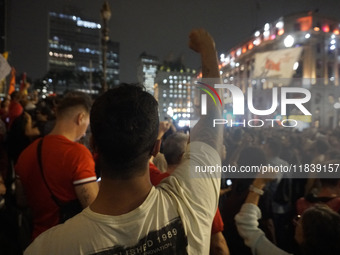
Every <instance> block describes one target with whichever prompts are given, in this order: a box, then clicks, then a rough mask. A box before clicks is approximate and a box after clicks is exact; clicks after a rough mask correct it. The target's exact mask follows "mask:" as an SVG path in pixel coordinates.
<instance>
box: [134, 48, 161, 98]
mask: <svg viewBox="0 0 340 255" xmlns="http://www.w3.org/2000/svg"><path fill="white" fill-rule="evenodd" d="M159 64H160V63H159V59H158V57H155V56H151V55H148V54H146V53H145V52H143V53H142V54H141V55H140V56H139V58H138V66H137V79H138V82H139V83H140V84H143V85H144V87H145V89H146V91H147V92H149V93H150V94H152V95H154V85H155V78H156V74H157V70H158V67H159Z"/></svg>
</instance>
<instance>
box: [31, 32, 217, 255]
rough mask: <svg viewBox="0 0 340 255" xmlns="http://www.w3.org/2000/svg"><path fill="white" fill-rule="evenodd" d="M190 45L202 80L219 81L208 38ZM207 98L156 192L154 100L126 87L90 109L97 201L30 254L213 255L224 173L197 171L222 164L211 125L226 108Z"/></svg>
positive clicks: (201, 35)
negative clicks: (98, 174) (152, 164)
mask: <svg viewBox="0 0 340 255" xmlns="http://www.w3.org/2000/svg"><path fill="white" fill-rule="evenodd" d="M189 45H190V47H191V48H192V49H193V50H195V51H197V52H199V53H200V54H201V58H202V71H203V77H207V78H209V77H210V78H214V77H218V76H219V70H218V61H217V55H216V50H215V44H214V41H213V39H212V38H211V36H210V35H209V34H208V33H207V32H206V31H204V30H203V29H200V30H193V31H192V32H191V34H190V43H189ZM210 101H212V100H208V102H207V109H208V112H207V115H205V116H202V117H201V120H200V121H199V122H198V123H197V124H196V126H195V127H194V128H193V130H192V132H191V136H190V144H189V145H188V147H187V150H186V152H185V154H184V156H183V160H182V162H181V164H180V165H179V166H178V168H177V169H176V170H175V171H174V173H173V174H172V175H171V176H170V177H168V178H166V179H164V180H163V181H162V182H161V183H160V184H159V185H158V186H157V187H153V186H152V185H151V183H150V179H149V178H150V177H149V169H148V168H149V158H150V157H151V156H152V155H156V154H157V152H158V150H159V141H158V140H157V133H158V125H159V120H158V110H157V108H158V106H157V102H156V100H155V99H154V98H153V96H151V95H150V94H148V93H146V92H144V91H143V90H142V89H141V88H140V87H137V86H135V85H128V84H122V85H120V86H118V87H116V88H114V89H112V90H109V91H107V92H106V93H104V94H103V95H101V96H100V97H99V98H98V99H97V100H96V101H95V103H94V104H93V107H92V110H91V130H92V135H93V139H92V142H93V148H94V150H95V152H97V153H98V160H97V162H96V168H98V169H100V171H101V174H102V180H101V184H100V190H99V193H98V196H97V198H96V200H95V201H94V202H93V204H91V205H90V206H89V207H88V208H86V209H85V210H84V211H83V212H82V213H80V214H78V215H77V216H75V217H74V218H72V219H70V220H68V221H67V222H66V223H64V224H62V225H59V226H56V227H54V228H52V229H50V230H48V231H46V232H45V233H43V234H42V235H40V236H39V237H38V238H37V239H36V240H35V241H34V242H33V243H32V244H31V245H30V246H29V247H28V249H27V250H26V251H25V254H26V255H28V254H34V255H37V254H119V255H123V254H124V255H126V254H131V255H132V254H209V247H210V233H211V224H212V220H213V217H214V215H215V212H216V208H217V203H218V196H219V189H220V176H219V173H212V174H211V173H209V172H201V173H199V174H197V175H196V176H194V174H195V170H197V169H198V168H200V169H203V168H202V167H203V166H216V165H217V164H218V165H220V164H221V159H220V156H219V154H218V153H217V150H216V149H217V148H220V145H221V144H220V143H221V141H222V140H223V139H222V132H223V126H222V125H219V126H221V127H219V126H217V127H215V128H214V127H213V125H212V123H213V122H212V120H213V119H215V118H220V112H221V109H219V108H217V107H216V106H215V105H214V104H213V102H210ZM215 148H216V149H215Z"/></svg>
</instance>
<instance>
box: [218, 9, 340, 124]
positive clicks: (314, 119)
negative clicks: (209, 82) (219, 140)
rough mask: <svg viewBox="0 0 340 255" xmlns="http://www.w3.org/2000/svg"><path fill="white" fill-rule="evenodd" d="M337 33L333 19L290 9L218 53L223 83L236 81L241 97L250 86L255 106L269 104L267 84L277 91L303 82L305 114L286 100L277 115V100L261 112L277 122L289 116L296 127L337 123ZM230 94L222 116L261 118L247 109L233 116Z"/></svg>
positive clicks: (339, 31) (339, 120) (337, 24)
mask: <svg viewBox="0 0 340 255" xmlns="http://www.w3.org/2000/svg"><path fill="white" fill-rule="evenodd" d="M339 34H340V21H339V20H335V19H332V18H328V17H324V16H320V15H319V14H318V13H315V12H305V13H296V14H291V15H287V16H284V17H281V18H279V19H278V20H276V21H274V22H272V23H266V24H264V27H263V29H261V30H258V31H256V32H255V33H254V35H253V36H251V37H250V38H249V39H247V40H246V41H244V42H243V43H240V44H239V45H236V46H235V47H233V48H232V49H231V50H230V51H229V52H226V53H223V54H221V55H220V61H221V69H220V72H221V74H222V77H223V80H224V83H232V84H234V85H236V86H238V87H239V88H240V89H241V90H242V92H243V93H244V94H245V96H244V98H245V99H247V93H248V91H249V90H248V88H252V93H253V96H252V99H253V100H252V102H251V103H252V105H253V106H254V107H255V108H256V109H259V110H260V109H261V110H266V109H270V108H271V106H272V102H273V100H271V99H272V96H273V93H274V92H273V88H277V90H278V92H280V87H300V88H305V89H306V90H309V91H310V92H311V99H310V100H309V101H308V102H307V103H305V104H304V106H305V107H306V108H307V109H308V110H309V112H310V113H311V115H306V114H304V113H303V112H302V111H301V109H300V108H298V107H295V106H293V105H288V108H287V112H286V115H283V114H282V113H281V111H280V102H279V105H278V107H277V109H276V110H275V111H274V112H273V113H271V114H270V115H269V116H265V117H266V118H267V119H270V118H273V119H277V120H278V123H280V121H282V120H284V119H287V118H288V119H293V120H295V121H296V122H298V124H299V127H301V128H305V127H310V126H313V127H319V126H322V127H330V128H333V127H337V126H339V125H340V118H339V116H340V112H339V111H340V87H339V72H340V65H339V60H340V59H339V55H340V49H339V44H340V40H339V39H340V38H339ZM227 95H229V96H230V95H231V94H230V92H228V93H227V94H226V96H227ZM304 96H305V95H303V94H301V93H300V94H299V93H291V94H290V97H291V98H303V97H304ZM230 98H231V97H227V99H226V107H225V110H224V116H225V117H226V119H230V120H234V121H236V120H240V119H242V118H245V119H246V120H250V119H261V116H258V115H255V114H252V113H251V112H248V113H247V114H245V116H235V115H234V114H233V109H232V101H231V99H230ZM279 98H280V97H279ZM245 101H247V100H245ZM248 101H249V100H248ZM248 105H249V102H248ZM295 121H294V123H296V122H295ZM261 123H262V122H260V124H261ZM260 124H259V125H260ZM281 124H282V122H281Z"/></svg>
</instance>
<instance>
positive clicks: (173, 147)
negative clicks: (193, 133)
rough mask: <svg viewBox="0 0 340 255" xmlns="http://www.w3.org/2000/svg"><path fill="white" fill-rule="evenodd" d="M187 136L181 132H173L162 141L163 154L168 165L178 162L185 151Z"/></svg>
mask: <svg viewBox="0 0 340 255" xmlns="http://www.w3.org/2000/svg"><path fill="white" fill-rule="evenodd" d="M187 142H188V136H187V135H186V134H183V133H173V134H171V135H169V136H168V137H167V138H166V139H165V141H164V146H163V147H164V148H163V154H164V157H165V159H166V162H167V163H168V165H173V164H178V163H179V162H180V160H181V156H182V154H183V153H184V151H185V148H186V144H187Z"/></svg>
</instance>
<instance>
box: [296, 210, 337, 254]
mask: <svg viewBox="0 0 340 255" xmlns="http://www.w3.org/2000/svg"><path fill="white" fill-rule="evenodd" d="M301 220H302V229H303V240H304V241H303V243H302V246H301V248H302V251H303V254H306V255H319V254H327V255H333V254H334V255H338V254H340V215H339V214H337V213H336V212H334V211H332V210H331V209H330V208H329V207H328V206H326V205H315V206H313V207H311V208H309V209H307V210H306V211H305V212H304V214H303V215H302V219H301Z"/></svg>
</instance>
